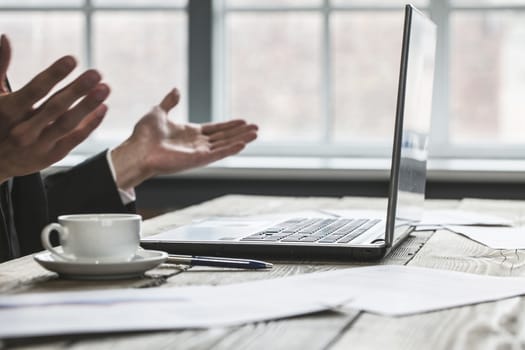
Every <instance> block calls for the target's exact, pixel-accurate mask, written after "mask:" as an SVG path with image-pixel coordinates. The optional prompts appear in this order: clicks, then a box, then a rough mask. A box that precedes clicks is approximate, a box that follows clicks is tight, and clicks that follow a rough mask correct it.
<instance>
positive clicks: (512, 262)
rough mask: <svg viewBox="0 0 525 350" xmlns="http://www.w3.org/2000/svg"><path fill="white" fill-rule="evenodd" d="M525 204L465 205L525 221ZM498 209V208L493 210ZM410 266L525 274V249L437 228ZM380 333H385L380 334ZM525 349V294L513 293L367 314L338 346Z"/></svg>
mask: <svg viewBox="0 0 525 350" xmlns="http://www.w3.org/2000/svg"><path fill="white" fill-rule="evenodd" d="M524 204H525V203H523V202H512V201H486V200H474V199H470V200H464V201H463V202H462V203H461V205H460V206H459V208H461V209H464V210H473V211H477V212H480V213H487V214H491V215H499V216H502V217H506V218H509V219H512V220H513V221H514V223H515V224H517V225H520V224H521V223H522V222H523V215H524V214H525V205H524ZM492 209H494V210H492ZM409 264H410V265H414V266H422V267H428V268H438V269H447V270H454V271H462V272H469V273H475V274H482V275H493V276H521V277H523V276H524V275H525V253H524V251H523V250H496V249H491V248H488V247H486V246H484V245H482V244H479V243H477V242H474V241H471V240H470V239H468V238H466V237H463V236H461V235H458V234H455V233H451V232H449V231H445V230H441V231H438V232H436V233H435V234H434V235H433V236H432V237H431V238H430V239H429V240H428V242H427V243H426V244H425V245H424V246H423V247H422V249H421V250H420V251H419V252H418V254H417V255H416V256H415V257H414V258H413V259H412V260H411V261H410V262H409ZM378 334H380V336H377V335H378ZM350 347H351V348H352V349H375V348H388V349H443V350H444V349H523V348H525V299H524V298H512V299H507V300H501V301H496V302H489V303H483V304H479V305H474V306H466V307H461V308H454V309H450V310H443V311H438V312H432V313H426V314H421V315H414V316H408V317H397V318H395V317H383V316H379V315H372V314H367V313H364V314H362V315H361V316H360V317H359V319H358V320H356V322H355V323H354V324H353V326H352V329H351V331H349V332H346V333H345V334H344V335H343V336H342V337H341V338H340V339H339V340H338V341H337V343H336V344H335V345H334V347H333V349H337V350H339V349H348V348H350Z"/></svg>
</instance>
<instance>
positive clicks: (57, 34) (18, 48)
mask: <svg viewBox="0 0 525 350" xmlns="http://www.w3.org/2000/svg"><path fill="white" fill-rule="evenodd" d="M0 22H1V23H2V31H3V32H4V33H6V34H7V36H8V37H9V38H10V39H11V44H12V46H13V56H12V59H11V65H10V68H9V71H8V74H9V80H10V81H11V86H12V87H13V89H15V90H16V89H18V88H20V87H22V86H23V85H25V84H26V83H27V82H28V81H29V80H30V79H31V78H33V76H34V75H35V74H37V73H38V72H40V71H41V70H43V69H45V68H47V66H48V65H50V64H51V63H52V62H54V61H55V60H56V59H58V58H59V57H61V56H64V55H69V54H70V55H73V56H75V57H76V58H77V59H78V60H80V61H81V62H82V61H83V57H84V44H83V42H84V39H83V32H84V30H83V25H84V18H83V15H82V14H81V13H71V12H68V13H58V12H49V11H46V12H23V13H20V12H7V13H3V14H1V15H0ZM64 28H67V29H68V30H64ZM81 65H82V64H81ZM79 71H80V70H79V69H78V68H77V71H76V73H77V74H78V73H79ZM74 75H75V74H72V75H71V77H73V76H74Z"/></svg>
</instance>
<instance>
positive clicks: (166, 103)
mask: <svg viewBox="0 0 525 350" xmlns="http://www.w3.org/2000/svg"><path fill="white" fill-rule="evenodd" d="M179 100H180V93H179V90H177V89H176V88H175V89H173V90H171V91H170V92H168V94H167V95H166V96H164V98H163V99H162V102H161V103H160V105H159V106H160V108H162V109H163V110H164V112H166V113H168V112H169V111H170V110H171V109H172V108H173V107H175V106H176V105H177V104H178V103H179Z"/></svg>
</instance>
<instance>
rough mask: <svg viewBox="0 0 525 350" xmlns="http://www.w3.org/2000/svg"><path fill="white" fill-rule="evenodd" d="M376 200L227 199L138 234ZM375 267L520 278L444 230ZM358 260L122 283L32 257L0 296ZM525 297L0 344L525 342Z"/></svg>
mask: <svg viewBox="0 0 525 350" xmlns="http://www.w3.org/2000/svg"><path fill="white" fill-rule="evenodd" d="M385 204H386V201H385V200H383V199H373V198H354V197H352V198H342V199H335V198H288V197H286V198H285V197H261V196H237V195H231V196H225V197H221V198H218V199H215V200H212V201H209V202H206V203H203V204H201V205H197V206H193V207H189V208H186V209H184V210H180V211H176V212H172V213H169V214H165V215H162V216H159V217H156V218H153V219H150V220H148V221H146V222H145V223H144V234H152V233H155V232H158V231H159V230H163V229H167V228H173V227H176V226H179V225H183V224H186V223H189V222H191V220H193V219H196V218H199V217H205V216H210V215H253V214H263V213H272V212H283V211H298V210H307V209H316V208H363V207H366V208H370V209H381V208H384V206H385ZM427 207H430V208H460V209H465V210H474V211H478V212H480V213H490V214H494V215H499V216H502V217H506V218H509V219H512V220H513V222H514V223H515V224H516V225H523V224H524V220H525V202H521V201H520V202H518V201H514V202H512V201H493V200H490V201H489V200H474V199H464V200H461V201H427ZM378 263H379V264H399V265H401V264H404V265H413V266H424V267H430V268H440V269H448V270H455V271H465V272H471V273H478V274H485V275H494V276H523V275H525V269H524V266H525V254H524V252H523V251H519V250H493V249H490V248H487V247H485V246H483V245H480V244H478V243H475V242H473V241H470V240H469V239H466V238H464V237H462V236H459V235H456V234H453V233H450V232H448V231H437V232H431V231H428V232H416V233H413V234H412V235H411V237H409V239H408V240H407V241H406V242H405V243H403V245H402V246H400V247H399V248H398V249H396V250H395V251H394V252H393V253H392V254H391V255H390V256H388V257H387V258H386V259H384V260H383V261H380V262H378ZM361 265H365V264H363V263H357V264H356V263H312V262H307V261H304V262H277V263H276V265H275V266H274V268H273V269H272V270H270V271H236V270H228V269H212V268H204V267H193V268H187V267H183V266H179V265H172V264H163V265H161V266H160V267H158V268H156V269H154V270H151V271H149V272H147V274H146V277H144V278H137V279H131V280H121V281H96V282H95V281H72V280H64V279H59V278H58V277H57V275H56V274H54V273H51V272H49V271H47V270H45V269H43V268H41V267H40V266H39V265H37V264H36V263H35V262H34V261H33V259H32V257H31V256H26V257H23V258H20V259H17V260H13V261H9V262H7V263H3V264H0V293H2V294H19V293H27V292H54V291H71V290H97V289H110V288H163V287H166V286H170V287H173V286H185V285H200V284H214V285H217V284H228V283H235V282H240V281H250V280H258V279H268V278H274V277H278V276H289V275H295V274H302V273H309V272H313V271H325V270H332V269H338V268H347V267H352V266H361ZM524 323H525V299H524V298H512V299H507V300H502V301H497V302H491V303H484V304H480V305H475V306H468V307H461V308H454V309H450V310H445V311H439V312H432V313H426V314H421V315H415V316H408V317H400V318H390V317H382V316H377V315H373V314H369V313H365V312H357V311H356V312H354V313H349V314H336V313H330V312H326V313H322V314H317V315H314V316H304V317H297V318H292V319H287V320H280V321H272V322H261V323H257V324H247V325H244V326H240V327H231V328H220V329H209V330H186V331H169V332H144V333H132V334H107V335H106V334H105V335H90V336H65V337H53V338H38V339H18V340H5V341H3V342H1V341H0V349H2V348H15V349H22V348H24V349H25V348H30V349H61V348H74V349H112V350H118V349H143V348H147V349H337V350H338V349H496V348H498V349H518V348H520V349H523V348H524V346H525V325H524Z"/></svg>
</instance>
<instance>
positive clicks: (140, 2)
mask: <svg viewBox="0 0 525 350" xmlns="http://www.w3.org/2000/svg"><path fill="white" fill-rule="evenodd" d="M187 2H188V0H93V4H94V5H95V6H127V7H133V6H147V7H155V6H162V7H168V6H170V7H171V6H173V7H184V6H186V3H187Z"/></svg>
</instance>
